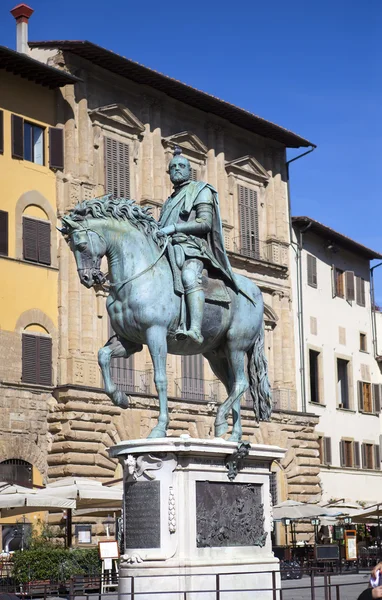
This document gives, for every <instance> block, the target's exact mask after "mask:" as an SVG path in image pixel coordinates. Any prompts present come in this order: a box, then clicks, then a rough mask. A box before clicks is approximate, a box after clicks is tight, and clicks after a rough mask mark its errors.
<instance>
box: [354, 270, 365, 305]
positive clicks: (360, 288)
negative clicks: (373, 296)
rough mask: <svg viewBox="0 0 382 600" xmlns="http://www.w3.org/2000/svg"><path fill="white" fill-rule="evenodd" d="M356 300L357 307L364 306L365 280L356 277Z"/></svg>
mask: <svg viewBox="0 0 382 600" xmlns="http://www.w3.org/2000/svg"><path fill="white" fill-rule="evenodd" d="M356 298H357V304H358V305H359V306H365V280H364V279H362V277H356Z"/></svg>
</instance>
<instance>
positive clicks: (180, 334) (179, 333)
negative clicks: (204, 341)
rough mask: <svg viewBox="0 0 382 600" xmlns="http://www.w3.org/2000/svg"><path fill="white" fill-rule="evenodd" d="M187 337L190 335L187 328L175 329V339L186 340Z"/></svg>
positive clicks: (178, 340)
mask: <svg viewBox="0 0 382 600" xmlns="http://www.w3.org/2000/svg"><path fill="white" fill-rule="evenodd" d="M187 337H188V335H187V331H186V330H185V329H177V330H176V331H175V339H176V341H177V342H181V341H183V340H186V339H187Z"/></svg>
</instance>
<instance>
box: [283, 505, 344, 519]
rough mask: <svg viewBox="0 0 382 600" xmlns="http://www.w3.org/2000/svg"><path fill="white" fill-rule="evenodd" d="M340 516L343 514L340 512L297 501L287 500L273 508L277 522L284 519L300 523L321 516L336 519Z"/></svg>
mask: <svg viewBox="0 0 382 600" xmlns="http://www.w3.org/2000/svg"><path fill="white" fill-rule="evenodd" d="M340 514H342V511H340V510H333V509H331V508H327V507H324V506H319V505H318V504H311V503H309V502H298V501H297V500H285V501H284V502H280V504H276V505H275V506H274V507H273V519H274V520H275V521H282V520H283V519H290V520H291V521H298V520H300V519H312V518H315V517H321V516H330V517H334V516H336V515H340Z"/></svg>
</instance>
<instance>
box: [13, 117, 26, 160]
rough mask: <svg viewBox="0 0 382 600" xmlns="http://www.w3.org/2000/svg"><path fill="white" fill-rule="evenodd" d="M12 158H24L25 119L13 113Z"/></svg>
mask: <svg viewBox="0 0 382 600" xmlns="http://www.w3.org/2000/svg"><path fill="white" fill-rule="evenodd" d="M12 158H24V121H23V119H22V118H21V117H18V116H17V115H12Z"/></svg>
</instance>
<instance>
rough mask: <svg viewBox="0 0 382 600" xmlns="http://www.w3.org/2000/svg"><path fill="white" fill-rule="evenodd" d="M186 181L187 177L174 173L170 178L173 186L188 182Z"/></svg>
mask: <svg viewBox="0 0 382 600" xmlns="http://www.w3.org/2000/svg"><path fill="white" fill-rule="evenodd" d="M188 179H189V177H188V176H185V175H183V174H182V173H174V174H173V175H172V176H171V181H172V183H173V184H174V185H175V186H177V185H181V184H182V183H185V182H186V181H188Z"/></svg>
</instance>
